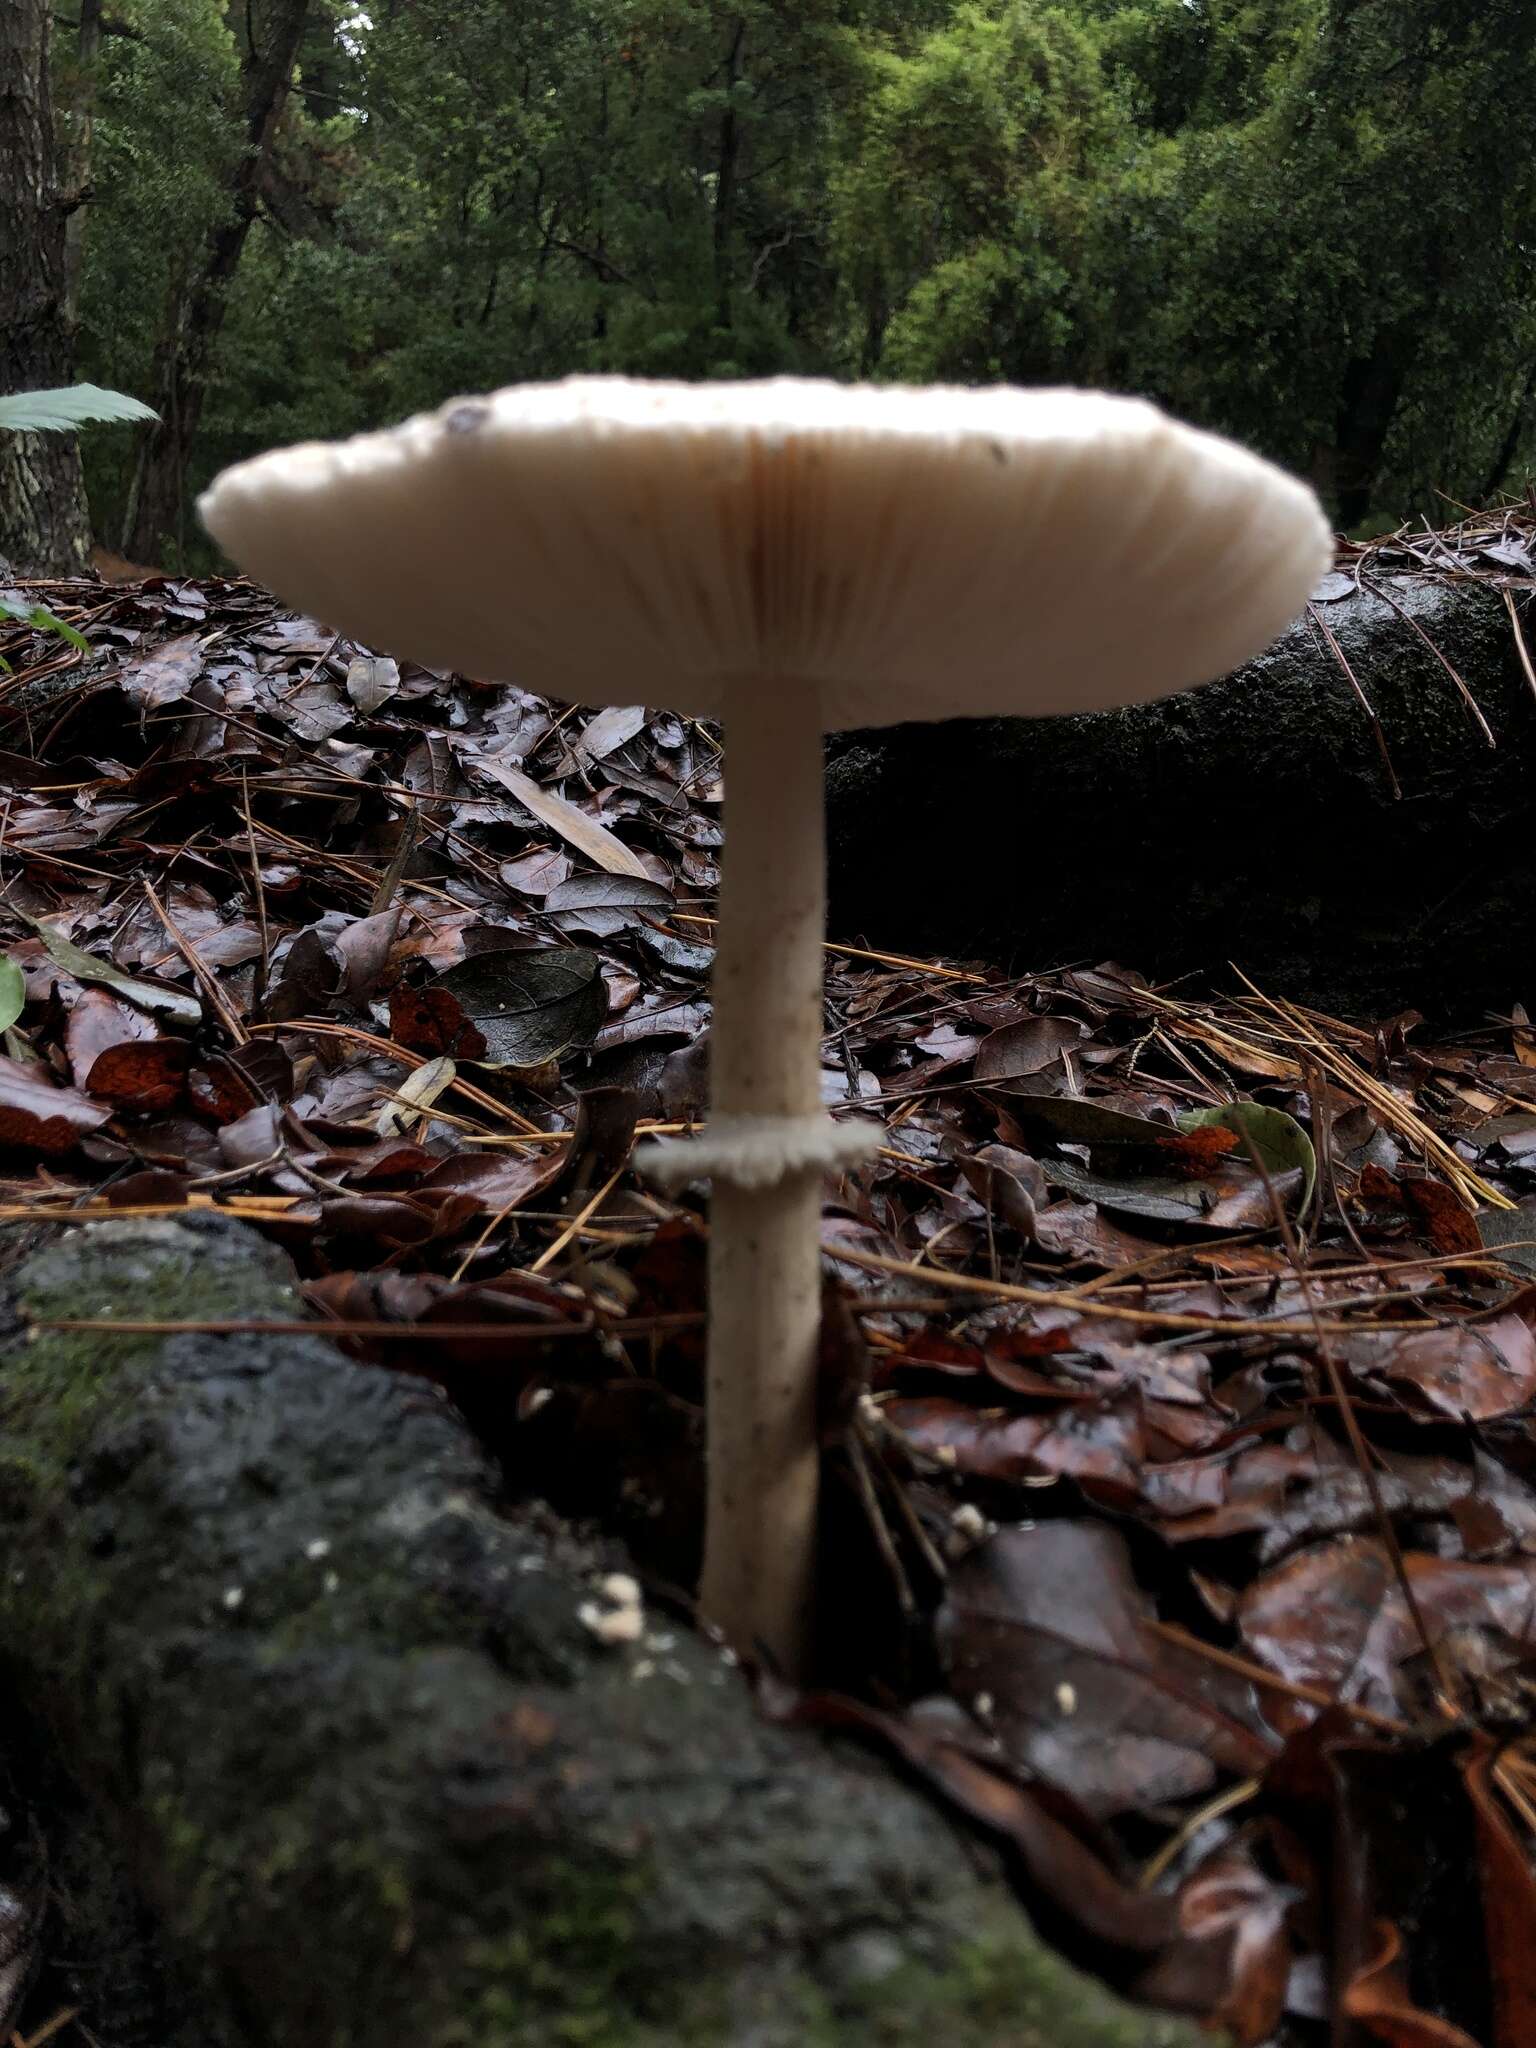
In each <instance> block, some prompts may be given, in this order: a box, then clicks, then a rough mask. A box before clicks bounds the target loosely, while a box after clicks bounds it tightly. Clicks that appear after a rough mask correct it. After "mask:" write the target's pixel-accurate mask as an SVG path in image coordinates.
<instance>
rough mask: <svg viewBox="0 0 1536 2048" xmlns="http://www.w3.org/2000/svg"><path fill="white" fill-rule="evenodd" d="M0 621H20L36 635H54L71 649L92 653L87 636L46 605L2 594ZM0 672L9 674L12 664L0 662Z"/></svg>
mask: <svg viewBox="0 0 1536 2048" xmlns="http://www.w3.org/2000/svg"><path fill="white" fill-rule="evenodd" d="M0 619H16V620H19V621H20V623H21V624H22V625H23V626H30V627H31V628H32V630H33V631H34V632H36V633H53V634H55V635H57V637H58V638H59V639H60V640H66V641H68V643H69V645H70V646H71V647H77V648H79V649H80V651H81V652H82V653H86V654H88V653H89V652H90V646H91V643H90V641H89V640H87V639H86V637H85V635H84V634H83V633H82V632H79V631H78V630H77V629H76V628H75V627H74V626H71V625H70V624H68V622H67V621H66V620H64V619H61V618H60V617H59V616H58V614H57V613H56V612H51V611H50V610H49V609H48V607H47V605H45V604H31V603H29V602H28V601H27V600H26V599H25V598H19V597H6V596H4V595H3V594H0ZM0 670H4V671H5V672H6V673H7V674H8V673H9V672H10V664H9V663H8V662H6V661H3V660H0Z"/></svg>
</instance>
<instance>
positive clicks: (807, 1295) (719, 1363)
mask: <svg viewBox="0 0 1536 2048" xmlns="http://www.w3.org/2000/svg"><path fill="white" fill-rule="evenodd" d="M726 747H727V762H726V799H725V846H724V853H723V858H722V870H721V889H720V917H719V924H718V926H717V928H716V937H717V950H716V954H715V966H714V982H713V999H714V1022H713V1026H712V1029H711V1032H710V1070H711V1072H710V1097H711V1105H712V1112H713V1120H714V1127H715V1129H717V1130H719V1131H721V1132H722V1134H723V1132H724V1131H725V1130H726V1129H729V1130H730V1131H731V1132H732V1133H733V1134H738V1133H739V1134H740V1137H741V1139H742V1143H743V1151H744V1154H745V1153H751V1152H752V1151H753V1150H754V1139H755V1140H756V1141H757V1144H756V1147H755V1152H756V1156H755V1158H753V1159H752V1160H751V1162H750V1164H748V1163H746V1161H745V1160H744V1163H743V1165H742V1166H741V1167H740V1168H739V1169H736V1168H733V1165H732V1164H731V1163H730V1161H728V1160H717V1161H715V1162H714V1163H713V1172H714V1186H713V1192H712V1197H711V1205H710V1217H711V1221H710V1252H709V1391H708V1401H707V1404H706V1405H707V1450H708V1516H707V1522H706V1529H705V1540H704V1576H703V1582H702V1585H701V1587H700V1595H699V1598H700V1605H701V1608H702V1610H703V1613H704V1615H705V1617H706V1618H707V1619H708V1620H710V1621H713V1622H714V1623H715V1624H716V1625H717V1626H718V1627H720V1628H721V1629H723V1630H724V1632H725V1634H726V1636H727V1638H728V1639H729V1640H730V1641H731V1642H732V1643H733V1644H734V1645H735V1646H736V1647H737V1648H738V1649H740V1650H743V1651H747V1652H751V1651H753V1650H754V1649H756V1648H758V1647H761V1648H762V1649H764V1650H766V1651H767V1652H768V1653H769V1654H770V1655H771V1656H772V1657H773V1658H774V1659H775V1661H776V1662H777V1663H778V1665H779V1667H780V1668H781V1670H782V1671H783V1672H784V1673H785V1675H786V1676H789V1677H795V1676H798V1675H799V1673H800V1671H801V1669H802V1667H803V1664H804V1657H805V1649H806V1645H807V1643H808V1641H809V1638H810V1627H811V1593H812V1579H813V1572H814V1566H815V1546H816V1496H817V1488H818V1482H819V1476H820V1475H819V1457H818V1448H817V1417H816V1365H817V1338H818V1331H819V1326H820V1317H821V1256H820V1217H821V1182H822V1175H823V1173H824V1171H825V1165H826V1161H825V1159H817V1158H814V1157H809V1158H808V1157H800V1158H798V1159H797V1158H795V1157H794V1156H793V1155H792V1154H791V1155H790V1156H786V1157H785V1158H784V1159H783V1160H782V1161H780V1162H778V1163H777V1164H773V1163H772V1162H771V1159H770V1161H769V1163H768V1165H767V1168H766V1171H765V1162H764V1156H763V1155H764V1150H765V1148H766V1151H767V1152H768V1153H769V1154H770V1155H771V1153H772V1151H773V1148H774V1144H775V1135H774V1132H773V1130H772V1129H771V1128H770V1127H769V1126H768V1125H767V1124H766V1123H765V1122H764V1120H765V1119H768V1118H773V1119H775V1120H778V1121H779V1124H780V1128H781V1129H782V1120H783V1119H786V1118H794V1119H797V1120H803V1121H804V1125H805V1127H806V1128H807V1129H813V1128H814V1127H815V1124H816V1121H817V1119H818V1118H819V1117H820V1115H821V1027H822V940H823V937H824V935H825V925H826V850H825V825H824V821H823V794H822V724H821V716H820V705H819V702H818V699H817V695H816V692H815V691H814V690H813V689H810V688H808V687H806V686H805V685H799V684H796V685H778V686H775V685H771V684H765V685H763V686H762V687H761V688H759V689H755V690H752V689H747V690H743V691H741V692H740V694H739V696H738V697H736V698H735V699H733V701H732V706H731V711H730V714H729V717H728V719H727V723H726ZM809 1149H810V1150H812V1151H814V1149H815V1148H814V1147H811V1148H809ZM748 1183H756V1184H748Z"/></svg>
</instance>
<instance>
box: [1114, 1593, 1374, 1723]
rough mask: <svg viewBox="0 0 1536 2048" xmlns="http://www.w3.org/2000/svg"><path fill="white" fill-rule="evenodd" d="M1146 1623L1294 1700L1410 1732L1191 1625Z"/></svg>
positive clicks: (1154, 1630)
mask: <svg viewBox="0 0 1536 2048" xmlns="http://www.w3.org/2000/svg"><path fill="white" fill-rule="evenodd" d="M1142 1627H1143V1628H1146V1629H1150V1630H1151V1631H1152V1633H1153V1634H1154V1635H1159V1636H1162V1637H1163V1638H1164V1640H1165V1641H1167V1642H1170V1643H1177V1644H1178V1646H1179V1648H1180V1649H1182V1650H1193V1651H1194V1652H1196V1653H1197V1654H1198V1655H1199V1656H1201V1657H1204V1658H1206V1659H1207V1661H1208V1662H1210V1663H1212V1664H1219V1665H1220V1666H1221V1668H1222V1670H1223V1671H1231V1672H1234V1673H1235V1674H1236V1675H1237V1676H1238V1677H1239V1678H1246V1679H1248V1680H1249V1681H1250V1683H1251V1684H1253V1685H1257V1686H1262V1687H1263V1688H1264V1690H1265V1691H1266V1692H1279V1693H1284V1694H1285V1695H1286V1697H1287V1698H1289V1699H1293V1700H1305V1701H1306V1703H1307V1705H1308V1706H1311V1707H1323V1708H1329V1707H1336V1708H1337V1709H1338V1711H1339V1712H1340V1713H1341V1714H1348V1716H1349V1717H1350V1719H1351V1720H1352V1721H1359V1722H1361V1723H1363V1724H1364V1726H1365V1727H1367V1728H1376V1729H1379V1730H1380V1732H1381V1733H1382V1734H1383V1735H1407V1734H1408V1733H1409V1728H1408V1724H1407V1722H1406V1721H1399V1720H1397V1719H1395V1718H1394V1716H1393V1715H1391V1714H1378V1713H1377V1711H1376V1709H1375V1708H1374V1707H1363V1706H1360V1705H1359V1704H1358V1703H1357V1702H1356V1701H1354V1700H1344V1699H1338V1698H1336V1697H1335V1695H1334V1694H1333V1693H1331V1692H1329V1691H1327V1689H1326V1688H1325V1687H1323V1686H1321V1685H1306V1684H1303V1683H1302V1681H1301V1680H1300V1679H1295V1678H1282V1677H1280V1675H1279V1673H1278V1672H1274V1671H1267V1670H1266V1669H1265V1668H1264V1666H1263V1665H1262V1664H1255V1663H1254V1662H1253V1661H1252V1659H1251V1658H1248V1657H1239V1656H1238V1655H1237V1654H1236V1653H1235V1652H1234V1651H1232V1650H1219V1649H1218V1648H1217V1647H1216V1645H1215V1644H1214V1643H1207V1642H1204V1641H1202V1640H1201V1638H1200V1637H1199V1636H1192V1635H1191V1634H1190V1633H1189V1631H1188V1629H1183V1628H1180V1627H1179V1626H1178V1625H1177V1623H1175V1622H1171V1621H1144V1622H1143V1623H1142Z"/></svg>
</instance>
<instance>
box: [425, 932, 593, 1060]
mask: <svg viewBox="0 0 1536 2048" xmlns="http://www.w3.org/2000/svg"><path fill="white" fill-rule="evenodd" d="M430 986H431V987H433V988H444V989H447V990H448V992H449V994H450V995H452V996H453V997H454V998H455V999H456V1000H457V1002H458V1005H459V1007H460V1009H462V1010H463V1012H464V1014H465V1016H466V1017H468V1018H469V1019H470V1020H471V1022H473V1023H474V1024H475V1025H476V1026H477V1027H478V1028H479V1030H480V1032H481V1034H482V1035H483V1037H484V1039H485V1043H486V1049H487V1052H488V1054H489V1056H490V1058H491V1059H492V1060H493V1061H497V1062H499V1063H501V1064H502V1065H505V1066H511V1067H537V1066H541V1065H542V1064H543V1062H544V1061H545V1060H552V1059H557V1058H558V1057H559V1056H560V1054H561V1053H563V1052H565V1051H567V1050H568V1049H569V1048H570V1047H571V1046H573V1045H590V1044H591V1042H592V1040H593V1039H594V1038H595V1037H596V1036H597V1034H598V1032H599V1031H600V1030H601V1029H602V1025H603V1019H604V1018H605V1017H606V1016H607V1014H608V991H607V990H606V988H605V987H604V986H603V973H602V967H601V965H600V963H599V961H598V957H597V955H596V954H595V953H588V952H585V951H584V950H583V949H582V948H580V947H578V946H568V947H567V946H549V947H545V948H542V949H538V950H529V949H528V948H526V947H518V948H507V949H505V950H503V951H498V952H488V953H473V954H471V955H470V957H469V959H467V960H461V961H460V962H459V964H458V966H457V967H450V968H449V969H448V971H447V973H446V974H440V975H438V977H437V979H436V980H435V981H434V982H432V983H431V984H430Z"/></svg>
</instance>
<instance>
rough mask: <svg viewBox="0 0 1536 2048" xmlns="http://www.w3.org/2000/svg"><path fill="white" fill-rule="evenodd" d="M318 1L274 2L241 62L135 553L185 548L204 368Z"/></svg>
mask: <svg viewBox="0 0 1536 2048" xmlns="http://www.w3.org/2000/svg"><path fill="white" fill-rule="evenodd" d="M312 5H313V0H275V4H274V5H273V7H272V9H271V13H270V15H269V18H268V22H267V34H266V38H265V42H264V45H263V46H262V47H259V48H258V47H257V46H256V45H255V44H254V43H253V44H252V45H251V47H250V49H249V50H248V51H247V53H246V58H245V62H244V64H243V66H242V67H241V81H242V86H243V90H244V110H243V116H242V121H243V126H244V129H245V138H246V150H245V154H244V156H243V157H242V158H241V161H240V165H239V168H238V169H237V171H236V172H235V178H234V186H233V190H232V191H231V194H230V205H229V212H228V214H227V215H226V216H225V218H224V219H223V220H222V221H221V222H220V223H219V225H218V226H217V227H216V228H215V229H214V230H213V233H212V234H211V235H210V236H209V238H208V244H207V247H206V249H205V251H204V256H203V263H202V267H201V270H200V272H199V274H198V275H197V276H196V277H195V278H194V279H193V281H192V284H191V288H190V289H189V290H188V291H187V292H186V293H185V294H184V295H183V296H182V297H181V300H180V310H179V313H178V315H177V317H176V319H175V320H174V322H173V323H172V325H171V328H170V331H169V332H168V333H167V334H166V336H165V337H164V339H163V340H162V342H161V345H160V348H159V350H158V352H157V355H156V363H155V395H154V400H153V403H154V406H155V409H156V411H157V412H158V413H159V415H160V418H159V420H158V422H157V423H156V424H155V425H154V426H152V427H148V428H146V430H145V433H144V438H143V440H142V441H141V443H140V445H139V455H138V461H137V464H136V465H135V469H134V476H133V483H132V486H131V488H130V491H129V497H128V512H127V517H126V520H125V523H124V530H123V542H122V551H123V553H124V554H125V555H128V556H130V557H132V558H133V559H134V560H135V561H141V562H149V561H161V560H164V559H165V557H166V552H167V550H168V549H169V548H171V547H175V549H176V551H177V553H178V555H179V554H180V553H181V552H182V546H181V543H182V540H183V533H184V528H183V519H184V510H185V483H186V471H187V456H188V453H189V451H190V449H191V446H192V443H193V441H194V439H195V438H196V435H197V429H198V423H199V421H200V419H201V418H202V411H203V400H204V397H205V396H206V393H207V388H208V371H209V366H210V364H211V362H212V358H213V351H214V347H215V345H216V343H217V341H218V338H219V334H220V331H221V330H222V328H223V325H224V315H225V312H226V310H227V308H228V304H229V290H230V286H231V285H232V284H233V282H234V278H235V273H236V271H237V270H238V269H239V267H240V257H241V253H242V252H243V250H244V248H245V238H246V236H247V235H248V234H249V233H250V231H251V224H252V222H253V221H254V220H255V218H256V212H257V206H258V203H259V197H260V191H261V184H262V178H263V173H264V169H265V166H266V162H267V158H268V155H269V153H270V151H271V147H272V138H273V134H274V131H275V130H276V127H277V122H278V117H279V116H280V114H281V113H282V110H283V103H284V101H285V99H286V98H287V95H288V90H289V87H290V86H291V85H292V83H293V67H294V63H295V60H296V59H297V57H298V52H299V45H300V43H301V42H302V41H303V37H304V31H305V27H306V25H307V23H308V20H309V15H310V11H311V7H312Z"/></svg>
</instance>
